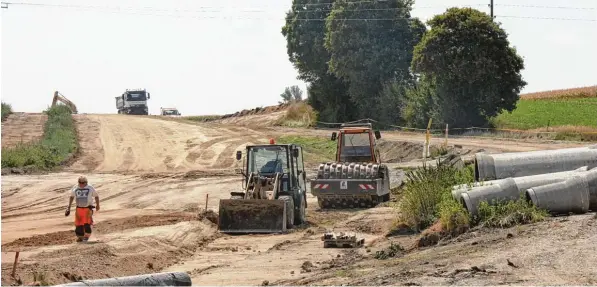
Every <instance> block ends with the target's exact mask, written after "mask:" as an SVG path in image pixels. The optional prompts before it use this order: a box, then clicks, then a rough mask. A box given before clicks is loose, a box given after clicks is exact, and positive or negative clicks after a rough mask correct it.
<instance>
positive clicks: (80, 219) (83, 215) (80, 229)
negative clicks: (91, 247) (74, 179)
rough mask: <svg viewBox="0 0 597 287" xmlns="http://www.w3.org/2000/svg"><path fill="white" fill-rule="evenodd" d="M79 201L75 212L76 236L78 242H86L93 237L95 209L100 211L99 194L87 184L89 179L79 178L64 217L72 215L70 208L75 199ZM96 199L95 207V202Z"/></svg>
mask: <svg viewBox="0 0 597 287" xmlns="http://www.w3.org/2000/svg"><path fill="white" fill-rule="evenodd" d="M75 198H76V199H77V209H76V211H75V234H76V235H77V242H86V241H87V240H89V237H90V236H91V225H92V224H93V218H92V216H93V208H94V207H95V208H96V210H97V211H99V210H100V200H99V194H98V193H97V191H95V188H93V186H91V185H89V184H88V183H87V178H86V177H84V176H81V177H79V184H78V185H75V186H74V187H73V189H72V191H71V195H70V198H69V200H68V207H67V208H66V212H65V213H64V216H68V215H69V214H70V207H71V205H72V203H73V200H74V199H75ZM94 199H95V206H93V200H94Z"/></svg>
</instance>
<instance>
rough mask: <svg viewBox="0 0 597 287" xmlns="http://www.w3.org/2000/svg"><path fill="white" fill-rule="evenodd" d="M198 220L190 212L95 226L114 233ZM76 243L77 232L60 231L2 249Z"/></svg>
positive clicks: (96, 229) (135, 218)
mask: <svg viewBox="0 0 597 287" xmlns="http://www.w3.org/2000/svg"><path fill="white" fill-rule="evenodd" d="M191 220H197V217H196V215H194V214H192V213H188V212H179V213H171V214H156V215H142V216H134V217H127V218H120V219H114V220H107V221H102V222H99V223H97V224H95V225H94V227H93V231H94V232H101V233H104V234H105V233H113V232H118V231H123V230H127V229H132V228H143V227H151V226H161V225H172V224H176V223H178V222H182V221H191ZM74 241H75V231H74V227H73V230H70V231H59V232H52V233H46V234H40V235H35V236H31V237H24V238H19V239H17V240H15V241H12V242H10V243H7V244H3V245H2V249H4V250H6V249H9V250H19V249H21V248H25V247H40V246H51V245H63V244H71V243H73V242H74Z"/></svg>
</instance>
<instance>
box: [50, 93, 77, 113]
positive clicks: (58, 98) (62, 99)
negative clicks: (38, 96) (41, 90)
mask: <svg viewBox="0 0 597 287" xmlns="http://www.w3.org/2000/svg"><path fill="white" fill-rule="evenodd" d="M58 102H61V103H63V104H64V105H66V106H68V107H69V108H70V109H71V111H72V112H73V114H77V113H78V112H79V111H77V106H75V104H74V103H73V102H71V101H69V100H68V99H67V98H66V97H64V96H63V95H62V94H60V93H59V92H58V91H55V92H54V98H53V99H52V107H55V106H56V104H57V103H58Z"/></svg>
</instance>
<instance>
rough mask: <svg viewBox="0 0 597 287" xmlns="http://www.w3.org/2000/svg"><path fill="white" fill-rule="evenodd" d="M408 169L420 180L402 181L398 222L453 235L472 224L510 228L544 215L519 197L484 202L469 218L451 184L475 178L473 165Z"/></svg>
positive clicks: (539, 218) (543, 212) (538, 218)
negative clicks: (500, 202) (456, 198)
mask: <svg viewBox="0 0 597 287" xmlns="http://www.w3.org/2000/svg"><path fill="white" fill-rule="evenodd" d="M411 172H418V173H419V174H420V175H421V179H422V180H420V181H410V182H407V183H406V184H405V186H404V188H403V192H402V193H403V194H402V199H401V201H400V202H399V203H398V205H397V207H398V210H399V218H398V222H399V223H400V225H401V226H407V227H409V228H410V229H413V230H416V231H421V230H424V229H426V228H428V227H432V226H437V225H438V224H439V225H440V226H441V229H440V230H441V232H442V233H444V235H456V234H460V233H462V232H464V231H466V230H468V229H469V228H471V227H473V226H478V225H482V226H486V227H510V226H513V225H517V224H525V223H531V222H537V221H540V220H543V218H545V217H546V216H547V213H546V212H545V211H543V210H539V209H537V208H536V207H534V206H532V205H531V204H530V203H528V202H527V201H526V200H524V199H521V200H518V201H510V202H504V203H503V204H498V205H491V206H490V205H489V204H487V203H485V202H484V203H482V204H481V205H480V206H479V215H478V216H475V217H472V216H471V215H470V214H469V213H468V211H467V210H466V209H465V208H464V207H463V206H462V205H461V204H460V203H459V202H458V201H456V200H454V199H453V198H452V195H451V189H452V186H454V185H459V184H470V183H472V182H473V181H474V175H473V174H474V173H473V168H472V166H467V167H466V168H465V169H462V170H458V169H455V168H452V167H448V166H441V165H440V166H439V167H438V168H435V167H433V168H426V169H423V168H421V169H417V170H415V171H411Z"/></svg>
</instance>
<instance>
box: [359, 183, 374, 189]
mask: <svg viewBox="0 0 597 287" xmlns="http://www.w3.org/2000/svg"><path fill="white" fill-rule="evenodd" d="M359 187H360V188H361V189H365V190H367V189H375V186H373V185H371V184H359Z"/></svg>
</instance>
